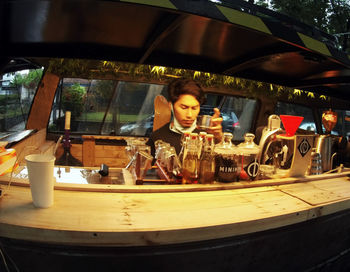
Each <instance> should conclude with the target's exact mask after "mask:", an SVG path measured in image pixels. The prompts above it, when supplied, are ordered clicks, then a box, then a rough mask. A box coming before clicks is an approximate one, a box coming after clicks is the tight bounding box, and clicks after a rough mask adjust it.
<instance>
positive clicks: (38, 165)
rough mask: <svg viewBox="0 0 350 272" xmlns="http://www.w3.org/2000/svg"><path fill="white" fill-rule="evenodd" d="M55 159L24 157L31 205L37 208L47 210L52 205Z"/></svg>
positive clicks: (34, 156) (51, 157) (42, 155)
mask: <svg viewBox="0 0 350 272" xmlns="http://www.w3.org/2000/svg"><path fill="white" fill-rule="evenodd" d="M55 159H56V158H55V156H53V155H45V154H32V155H28V156H26V157H25V160H26V163H27V169H28V176H29V183H30V191H31V193H32V199H33V204H34V206H35V207H37V208H48V207H50V206H52V204H53V189H54V184H53V182H54V179H53V169H54V162H55Z"/></svg>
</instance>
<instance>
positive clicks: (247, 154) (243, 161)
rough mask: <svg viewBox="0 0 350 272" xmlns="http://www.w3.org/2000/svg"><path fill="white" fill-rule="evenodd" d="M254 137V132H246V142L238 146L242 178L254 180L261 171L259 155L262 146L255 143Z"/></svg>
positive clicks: (240, 175) (240, 177)
mask: <svg viewBox="0 0 350 272" xmlns="http://www.w3.org/2000/svg"><path fill="white" fill-rule="evenodd" d="M254 138H255V135H254V134H253V133H246V134H245V135H244V142H243V143H241V144H239V145H238V147H237V151H238V153H239V159H238V164H239V169H240V172H239V179H240V180H254V179H255V178H256V176H257V175H258V173H259V163H258V159H257V156H258V154H259V151H260V148H259V146H258V145H257V144H255V143H254Z"/></svg>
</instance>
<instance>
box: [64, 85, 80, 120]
mask: <svg viewBox="0 0 350 272" xmlns="http://www.w3.org/2000/svg"><path fill="white" fill-rule="evenodd" d="M85 96H86V89H85V87H83V86H80V84H79V83H75V84H73V85H72V86H70V87H65V88H64V89H63V93H62V106H63V110H64V111H71V112H72V119H74V118H76V117H79V116H80V115H81V113H82V111H83V109H84V98H85Z"/></svg>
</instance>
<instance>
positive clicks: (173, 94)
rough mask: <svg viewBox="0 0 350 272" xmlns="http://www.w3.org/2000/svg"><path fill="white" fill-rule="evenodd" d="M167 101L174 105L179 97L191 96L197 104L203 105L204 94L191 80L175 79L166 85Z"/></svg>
mask: <svg viewBox="0 0 350 272" xmlns="http://www.w3.org/2000/svg"><path fill="white" fill-rule="evenodd" d="M168 94H169V100H170V102H171V103H173V104H174V103H175V102H176V101H177V100H178V99H179V97H180V95H182V94H190V95H193V96H194V97H195V98H196V99H197V100H198V102H199V104H202V103H204V101H205V94H204V91H203V90H202V88H201V86H200V85H199V84H198V83H197V82H195V81H194V80H192V79H175V80H173V81H171V82H170V83H169V85H168Z"/></svg>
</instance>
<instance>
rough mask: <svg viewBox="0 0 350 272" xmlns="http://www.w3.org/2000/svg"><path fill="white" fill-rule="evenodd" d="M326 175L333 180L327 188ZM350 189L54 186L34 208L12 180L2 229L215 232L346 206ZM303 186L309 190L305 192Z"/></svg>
mask: <svg viewBox="0 0 350 272" xmlns="http://www.w3.org/2000/svg"><path fill="white" fill-rule="evenodd" d="M327 183H329V184H331V185H332V186H331V187H330V188H329V189H327V186H328V185H327ZM349 189H350V184H349V183H348V180H347V178H346V177H343V178H335V179H332V180H322V179H321V180H320V181H318V182H317V181H312V182H306V183H295V184H288V185H280V186H265V187H256V188H243V189H231V190H220V191H203V192H166V193H127V192H125V193H115V192H110V193H106V192H104V193H102V192H76V191H65V190H55V197H54V199H55V200H54V205H53V206H52V207H51V208H48V209H37V208H34V206H33V204H32V200H31V194H30V190H29V188H28V187H19V186H12V187H11V188H10V190H9V191H6V192H5V195H4V197H3V198H2V199H1V200H0V236H4V237H12V238H17V239H26V240H37V241H46V242H50V243H64V244H89V245H96V246H100V245H119V246H131V245H147V244H149V243H152V244H168V243H181V242H189V241H200V240H205V239H216V238H223V237H229V236H233V235H240V234H246V233H251V232H257V231H262V230H267V229H271V228H276V227H281V226H285V225H289V224H294V223H298V222H303V221H306V220H309V219H311V218H315V217H318V216H323V215H326V214H330V213H334V212H337V211H340V210H342V209H349V208H350V196H349V197H346V196H347V193H342V192H343V191H344V190H345V191H348V190H349ZM305 191H308V193H307V194H306V193H303V192H305ZM325 192H326V193H325ZM330 192H332V194H333V195H334V197H332V198H327V199H326V202H325V201H324V199H322V196H323V194H326V195H327V196H328V195H330V194H331V193H330ZM310 196H312V198H311V197H310ZM303 197H305V200H304V199H303ZM318 197H319V199H320V203H321V204H320V205H318V204H317V203H316V202H315V203H314V204H312V203H311V202H310V203H309V201H310V199H318Z"/></svg>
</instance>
